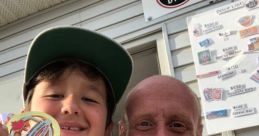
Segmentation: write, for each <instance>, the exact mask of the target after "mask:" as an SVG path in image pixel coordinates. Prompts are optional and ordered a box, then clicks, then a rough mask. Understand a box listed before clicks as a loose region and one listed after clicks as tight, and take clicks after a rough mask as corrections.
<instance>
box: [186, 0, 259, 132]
mask: <svg viewBox="0 0 259 136" xmlns="http://www.w3.org/2000/svg"><path fill="white" fill-rule="evenodd" d="M187 24H188V32H189V37H190V42H191V47H192V53H193V58H194V65H195V70H196V77H197V80H198V86H199V91H200V94H201V102H202V107H203V114H204V117H205V125H206V128H207V132H208V133H209V134H215V133H220V132H223V131H229V130H236V129H241V128H246V127H252V126H257V125H259V113H258V110H259V104H258V103H259V99H258V98H259V0H235V1H232V2H231V1H226V2H224V4H221V6H218V7H217V8H214V9H211V8H210V9H208V10H207V11H205V12H201V13H199V14H196V15H194V16H191V17H188V18H187Z"/></svg>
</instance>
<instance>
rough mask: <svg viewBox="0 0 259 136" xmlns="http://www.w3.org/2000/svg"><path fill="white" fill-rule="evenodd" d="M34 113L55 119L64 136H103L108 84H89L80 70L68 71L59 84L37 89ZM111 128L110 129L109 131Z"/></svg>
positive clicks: (42, 82) (32, 107) (43, 85)
mask: <svg viewBox="0 0 259 136" xmlns="http://www.w3.org/2000/svg"><path fill="white" fill-rule="evenodd" d="M30 110H31V111H41V112H45V113H48V114H50V115H52V116H53V117H54V118H55V119H56V120H57V121H58V123H59V125H60V128H61V135H62V136H104V135H105V134H108V133H109V130H108V129H107V128H106V118H107V108H106V89H105V83H104V81H103V80H101V79H97V80H89V79H88V78H87V77H85V76H84V74H83V73H81V72H80V71H78V70H74V71H69V70H67V71H65V72H64V74H63V75H62V76H61V77H60V79H59V80H57V81H55V82H54V83H51V82H49V81H46V80H43V81H41V82H40V83H39V84H37V85H36V87H35V90H34V94H33V97H32V100H31V107H30ZM108 128H109V127H108Z"/></svg>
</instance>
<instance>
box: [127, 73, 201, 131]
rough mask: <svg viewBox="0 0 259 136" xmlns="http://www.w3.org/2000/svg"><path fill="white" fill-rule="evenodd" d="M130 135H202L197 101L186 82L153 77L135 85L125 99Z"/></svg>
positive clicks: (167, 77) (164, 77) (158, 76)
mask: <svg viewBox="0 0 259 136" xmlns="http://www.w3.org/2000/svg"><path fill="white" fill-rule="evenodd" d="M126 114H127V117H128V121H129V127H128V134H129V136H201V135H202V123H201V116H200V115H201V109H200V105H199V101H198V98H197V97H196V95H195V94H194V93H193V92H192V91H191V89H190V88H188V87H187V86H186V85H185V84H184V83H182V82H181V81H179V80H176V79H174V78H172V77H169V76H160V75H156V76H152V77H149V78H147V79H145V80H143V81H141V82H140V83H139V84H137V85H136V87H135V88H133V90H132V91H131V93H130V94H129V95H128V98H127V100H126Z"/></svg>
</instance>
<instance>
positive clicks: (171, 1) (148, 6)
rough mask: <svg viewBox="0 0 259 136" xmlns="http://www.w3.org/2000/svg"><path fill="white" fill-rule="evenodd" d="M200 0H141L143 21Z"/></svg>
mask: <svg viewBox="0 0 259 136" xmlns="http://www.w3.org/2000/svg"><path fill="white" fill-rule="evenodd" d="M200 1H202V0H142V4H143V11H144V15H145V21H152V20H153V19H156V18H158V17H161V16H163V15H166V14H169V13H172V12H174V11H176V10H179V9H182V8H184V7H187V6H189V5H192V4H195V3H197V2H200Z"/></svg>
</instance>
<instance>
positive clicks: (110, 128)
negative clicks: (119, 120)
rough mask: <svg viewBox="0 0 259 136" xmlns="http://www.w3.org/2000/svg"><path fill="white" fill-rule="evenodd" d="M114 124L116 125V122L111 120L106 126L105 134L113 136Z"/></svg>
mask: <svg viewBox="0 0 259 136" xmlns="http://www.w3.org/2000/svg"><path fill="white" fill-rule="evenodd" d="M113 126H114V123H113V122H112V121H111V123H110V124H109V125H108V126H107V127H106V130H105V136H111V135H112V129H113Z"/></svg>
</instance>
